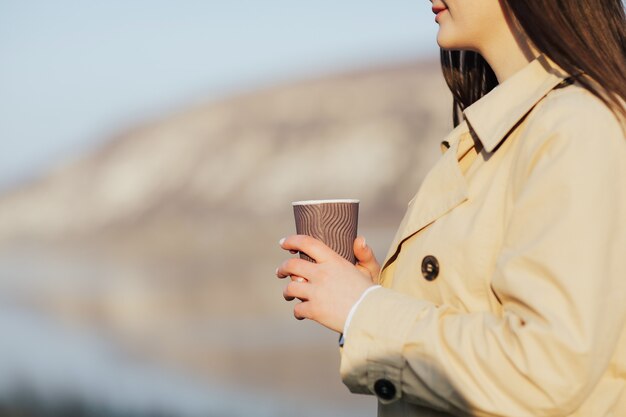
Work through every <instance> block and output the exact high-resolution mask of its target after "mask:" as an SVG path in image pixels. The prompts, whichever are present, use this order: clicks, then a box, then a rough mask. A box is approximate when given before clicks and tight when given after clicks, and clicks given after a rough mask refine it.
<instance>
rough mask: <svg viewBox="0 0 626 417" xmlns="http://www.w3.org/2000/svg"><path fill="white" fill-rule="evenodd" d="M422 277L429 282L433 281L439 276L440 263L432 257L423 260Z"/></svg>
mask: <svg viewBox="0 0 626 417" xmlns="http://www.w3.org/2000/svg"><path fill="white" fill-rule="evenodd" d="M422 275H424V278H426V280H428V281H432V280H434V279H435V278H437V276H438V275H439V261H438V260H437V258H435V257H434V256H432V255H428V256H425V257H424V259H423V260H422Z"/></svg>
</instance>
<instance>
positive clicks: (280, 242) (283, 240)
mask: <svg viewBox="0 0 626 417" xmlns="http://www.w3.org/2000/svg"><path fill="white" fill-rule="evenodd" d="M283 243H285V238H282V239H281V240H279V241H278V244H279V245H280V246H283Z"/></svg>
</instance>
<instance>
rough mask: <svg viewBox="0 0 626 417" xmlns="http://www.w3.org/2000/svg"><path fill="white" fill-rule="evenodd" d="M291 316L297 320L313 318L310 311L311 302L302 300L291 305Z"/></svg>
mask: <svg viewBox="0 0 626 417" xmlns="http://www.w3.org/2000/svg"><path fill="white" fill-rule="evenodd" d="M293 316H294V317H295V318H297V319H298V320H304V319H311V318H313V315H312V312H311V304H310V303H309V302H308V301H303V302H301V303H298V304H296V305H295V306H294V307H293Z"/></svg>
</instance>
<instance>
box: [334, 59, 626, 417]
mask: <svg viewBox="0 0 626 417" xmlns="http://www.w3.org/2000/svg"><path fill="white" fill-rule="evenodd" d="M565 77H566V74H564V73H563V72H562V71H561V70H559V69H558V68H556V67H555V66H554V64H552V63H551V62H550V61H549V60H547V59H545V58H543V57H540V58H538V59H536V60H534V61H533V62H531V63H530V64H529V65H528V66H526V67H525V68H523V69H522V70H521V71H519V72H518V73H516V74H515V75H514V76H513V77H511V78H509V79H507V80H506V81H505V82H503V83H502V84H501V85H499V86H498V87H497V88H496V89H494V90H493V91H492V92H490V93H489V94H488V95H487V96H485V97H483V98H482V99H481V100H479V101H478V102H476V103H475V104H474V105H472V106H471V107H469V108H468V109H466V111H465V121H464V122H463V123H462V124H460V125H459V126H458V127H457V128H456V129H455V130H454V131H453V132H452V133H451V134H450V135H449V136H448V137H447V138H446V140H445V141H444V143H445V144H446V145H449V149H447V150H445V152H444V154H443V156H442V158H441V159H440V160H439V161H438V162H437V164H436V165H435V166H434V168H433V169H432V170H431V171H430V173H429V174H428V175H427V177H426V178H425V180H424V182H423V184H422V186H421V188H420V190H419V192H418V193H417V195H416V196H415V198H414V199H413V200H412V201H411V202H410V203H409V207H408V210H407V213H406V215H405V218H404V220H403V221H402V224H401V225H400V228H399V230H398V232H397V235H396V237H395V239H394V241H393V244H392V246H391V249H390V251H389V254H388V256H387V258H386V260H385V262H384V263H383V265H384V267H383V270H382V271H381V275H380V277H379V280H380V283H381V285H382V286H383V288H379V289H377V290H374V291H373V292H371V293H369V294H368V295H367V296H366V297H365V298H364V300H363V301H362V303H361V304H359V306H358V308H357V309H356V311H355V314H354V316H353V318H352V321H351V324H350V326H349V328H348V329H347V332H346V335H345V345H344V347H343V349H342V351H341V375H342V380H343V382H344V383H345V384H346V385H347V386H348V387H349V389H350V390H351V391H352V392H355V393H365V394H375V395H377V396H378V399H379V415H380V416H466V415H471V416H517V417H525V416H528V417H538V416H581V417H582V416H584V417H608V416H614V417H625V416H626V331H625V320H624V319H625V317H626V139H625V138H624V133H623V130H622V129H621V126H620V124H619V122H618V121H617V118H616V117H615V116H614V115H613V114H612V113H611V112H610V110H609V109H608V108H607V107H606V106H605V105H604V104H602V102H601V101H600V100H598V99H597V98H595V97H594V96H593V95H591V94H590V93H589V92H587V91H586V90H585V89H583V88H582V87H580V86H579V85H577V84H571V85H568V83H567V81H564V79H565ZM470 126H471V128H470ZM507 134H508V135H507ZM474 145H476V146H475V147H473V146H474ZM447 147H448V146H445V148H447ZM435 410H438V411H435Z"/></svg>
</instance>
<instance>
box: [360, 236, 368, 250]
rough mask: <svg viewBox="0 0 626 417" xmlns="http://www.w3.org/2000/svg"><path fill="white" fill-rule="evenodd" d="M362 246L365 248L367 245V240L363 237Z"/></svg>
mask: <svg viewBox="0 0 626 417" xmlns="http://www.w3.org/2000/svg"><path fill="white" fill-rule="evenodd" d="M361 247H362V248H363V249H365V248H366V247H367V241H366V240H365V238H363V243H361Z"/></svg>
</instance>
